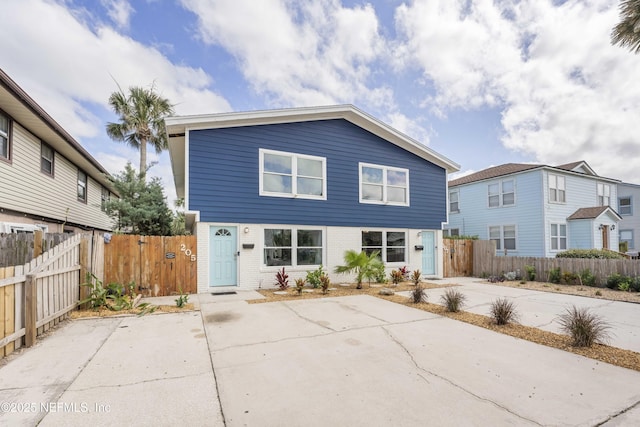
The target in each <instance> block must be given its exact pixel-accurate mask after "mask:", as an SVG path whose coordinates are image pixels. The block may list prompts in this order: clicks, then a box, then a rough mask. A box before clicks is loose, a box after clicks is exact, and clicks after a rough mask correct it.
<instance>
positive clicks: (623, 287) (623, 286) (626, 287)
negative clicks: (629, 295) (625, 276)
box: [618, 282, 629, 292]
mask: <svg viewBox="0 0 640 427" xmlns="http://www.w3.org/2000/svg"><path fill="white" fill-rule="evenodd" d="M618 290H619V291H623V292H629V282H622V283H620V284H619V285H618Z"/></svg>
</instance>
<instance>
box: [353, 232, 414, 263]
mask: <svg viewBox="0 0 640 427" xmlns="http://www.w3.org/2000/svg"><path fill="white" fill-rule="evenodd" d="M362 250H363V251H365V252H366V253H367V254H368V255H371V254H372V253H373V252H375V251H378V252H380V258H381V259H382V262H406V250H407V236H406V233H405V232H404V231H363V232H362Z"/></svg>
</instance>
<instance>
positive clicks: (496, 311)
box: [490, 298, 518, 325]
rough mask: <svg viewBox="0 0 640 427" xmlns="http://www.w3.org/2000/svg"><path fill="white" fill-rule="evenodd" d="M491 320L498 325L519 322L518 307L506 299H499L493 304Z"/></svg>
mask: <svg viewBox="0 0 640 427" xmlns="http://www.w3.org/2000/svg"><path fill="white" fill-rule="evenodd" d="M490 314H491V318H492V319H493V320H494V321H495V322H496V324H497V325H506V324H508V323H509V322H515V321H516V320H518V313H517V312H516V305H515V304H514V303H513V302H512V301H509V300H507V299H506V298H498V299H497V300H495V301H494V302H492V303H491V313H490Z"/></svg>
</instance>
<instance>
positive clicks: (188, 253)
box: [180, 243, 196, 262]
mask: <svg viewBox="0 0 640 427" xmlns="http://www.w3.org/2000/svg"><path fill="white" fill-rule="evenodd" d="M180 252H184V255H185V256H186V257H187V258H189V260H190V261H192V262H193V261H195V260H196V255H195V254H194V253H192V252H191V249H187V245H185V244H184V243H181V244H180Z"/></svg>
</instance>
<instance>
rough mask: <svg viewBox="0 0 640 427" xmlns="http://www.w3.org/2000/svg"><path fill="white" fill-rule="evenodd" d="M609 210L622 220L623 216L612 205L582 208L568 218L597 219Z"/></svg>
mask: <svg viewBox="0 0 640 427" xmlns="http://www.w3.org/2000/svg"><path fill="white" fill-rule="evenodd" d="M607 211H609V213H611V214H613V215H614V216H615V217H616V218H618V220H619V221H620V220H622V217H621V216H620V215H619V214H618V212H616V211H615V210H613V209H612V208H611V207H610V206H595V207H592V208H580V209H578V210H577V211H575V212H574V213H572V214H571V215H569V217H567V220H573V219H596V218H598V217H599V216H601V215H602V214H604V213H605V212H607Z"/></svg>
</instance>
